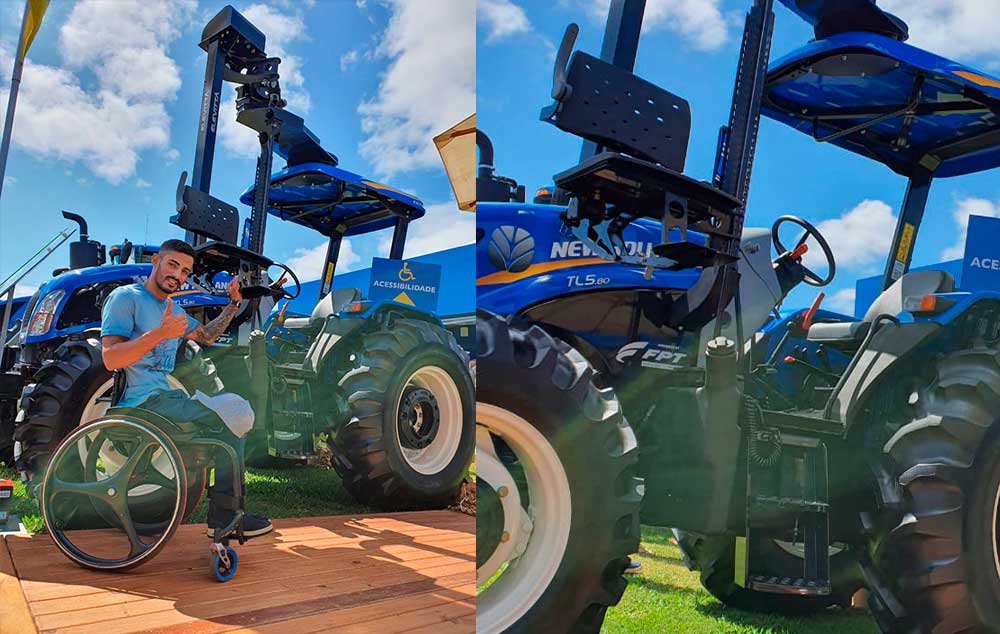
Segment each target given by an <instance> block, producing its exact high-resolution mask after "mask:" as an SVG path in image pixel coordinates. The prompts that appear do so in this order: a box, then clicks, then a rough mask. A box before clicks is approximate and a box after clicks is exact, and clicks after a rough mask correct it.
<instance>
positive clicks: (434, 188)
mask: <svg viewBox="0 0 1000 634" xmlns="http://www.w3.org/2000/svg"><path fill="white" fill-rule="evenodd" d="M224 4H225V3H224V2H205V1H201V2H195V0H142V1H141V2H139V1H135V2H130V1H128V0H116V1H114V2H107V1H104V2H93V1H89V0H80V1H75V2H70V1H59V2H52V3H51V6H50V7H49V10H48V13H47V14H46V16H45V19H44V21H43V24H42V28H41V30H40V32H39V33H38V35H37V37H36V39H35V42H34V44H33V45H32V48H31V50H30V51H29V54H28V63H27V64H26V67H25V71H24V80H23V82H22V85H21V93H20V98H19V100H18V105H17V110H16V115H15V126H14V143H13V147H12V149H11V153H10V158H9V160H8V166H7V176H6V179H5V185H4V189H3V197H2V199H0V279H2V278H3V277H5V276H6V274H7V273H9V272H11V271H12V270H13V269H14V268H16V267H17V266H18V265H20V263H21V262H22V261H23V260H24V259H26V258H27V257H28V256H30V255H31V254H32V253H33V252H34V251H35V250H36V249H38V248H39V247H40V246H41V245H42V244H43V243H44V242H45V241H47V240H48V239H49V238H50V237H51V236H53V235H54V234H55V233H56V232H57V231H58V230H59V229H61V228H64V227H66V226H74V225H72V224H71V223H68V222H67V221H65V220H63V218H62V217H61V214H60V210H61V209H67V210H70V211H74V212H76V213H80V214H82V215H84V216H85V217H86V218H87V219H88V221H89V223H90V233H91V237H92V238H95V239H97V240H100V241H101V242H103V243H105V244H108V245H110V244H115V243H119V242H120V241H121V240H122V239H123V238H126V237H127V238H129V239H130V240H132V241H133V242H135V243H141V242H144V241H148V242H150V243H156V244H159V242H161V241H162V240H164V239H166V238H169V237H182V236H183V232H182V231H181V230H180V229H179V228H178V227H175V226H174V225H171V224H170V223H169V222H168V219H169V217H170V215H172V214H173V213H174V192H175V189H176V186H177V181H178V178H179V176H180V172H181V170H187V171H188V172H190V171H191V168H192V164H193V161H194V145H195V134H196V130H197V125H198V111H199V105H200V99H201V89H202V81H203V77H204V69H205V54H204V53H203V52H202V50H201V49H200V48H198V46H197V43H198V40H199V36H200V34H201V30H202V28H203V27H204V25H205V23H206V22H207V21H208V20H209V19H210V18H211V17H212V16H213V15H215V13H216V12H217V11H218V10H219V9H221V8H222V7H223V6H224ZM233 4H234V6H235V7H236V8H237V10H239V11H240V12H242V13H243V14H244V15H245V16H247V17H248V18H249V19H250V20H251V21H252V22H253V23H255V24H256V25H257V26H258V27H259V28H260V29H261V30H262V31H263V32H264V33H265V35H266V36H267V51H268V53H269V54H271V55H278V56H280V57H281V58H282V64H281V67H280V72H281V81H282V92H283V96H284V97H285V98H286V99H287V100H288V102H289V106H288V107H289V109H290V110H292V111H294V112H296V113H297V114H300V115H302V116H303V117H304V118H305V120H306V125H308V126H309V128H310V129H311V130H312V131H313V132H314V133H315V134H316V135H317V136H318V137H319V138H320V139H321V140H322V142H323V144H324V146H325V147H326V148H327V149H328V150H330V151H332V152H333V153H334V154H336V155H337V156H338V157H339V159H340V166H341V167H343V168H345V169H347V170H350V171H352V172H356V173H359V174H361V175H363V176H365V177H368V178H375V179H379V180H381V181H382V182H385V183H387V184H390V185H391V186H393V187H395V188H399V189H403V190H404V191H407V192H410V193H412V194H414V195H416V196H418V197H419V198H421V199H422V200H423V201H424V203H425V205H427V207H428V214H427V216H426V217H425V218H424V219H423V220H421V221H419V222H417V223H415V224H414V226H413V227H411V229H410V235H409V240H408V243H407V251H406V255H408V256H416V255H420V254H422V253H427V252H430V251H435V250H439V249H443V248H448V247H452V246H456V245H459V244H465V243H469V242H471V241H472V240H473V226H474V222H475V219H474V217H473V216H472V214H468V213H463V212H459V211H458V210H457V209H456V208H455V203H454V199H453V198H452V194H451V188H450V186H449V184H448V181H447V178H446V177H445V175H444V170H443V168H442V167H441V163H440V160H439V159H438V156H437V153H436V152H435V151H434V149H433V144H432V143H431V137H432V136H433V135H435V134H437V133H439V132H442V131H444V130H445V129H447V128H448V127H450V126H452V125H454V124H455V123H457V122H458V121H460V120H461V119H464V118H465V117H467V116H468V115H469V114H471V113H472V112H473V111H474V109H475V96H474V89H475V86H474V81H475V80H474V73H475V40H474V8H473V5H472V4H470V3H469V2H467V1H465V0H448V1H441V2H439V1H437V0H435V2H404V1H402V0H312V1H302V0H298V1H294V0H273V1H267V2H239V1H237V2H234V3H233ZM23 6H24V3H23V2H18V1H14V0H4V1H3V2H0V121H2V116H3V113H4V110H5V109H6V104H7V95H8V89H9V84H10V73H11V67H12V63H13V58H12V56H11V55H12V51H13V50H14V48H15V46H16V43H17V37H18V29H19V27H20V22H21V17H20V14H21V9H22V7H23ZM231 91H232V88H231V87H228V88H226V89H225V92H224V96H226V95H229V100H227V101H226V102H224V107H223V109H222V112H221V114H220V125H221V130H220V135H219V143H218V146H217V150H216V160H215V171H214V174H213V177H212V189H211V192H212V194H213V195H214V196H216V197H219V198H222V199H223V200H227V201H229V202H230V203H232V204H237V200H238V198H239V195H240V194H241V193H242V192H243V191H244V189H245V188H246V187H247V186H248V185H250V184H251V183H252V181H253V173H254V165H255V157H256V146H257V142H256V138H255V135H254V133H253V132H251V131H250V130H249V129H246V128H243V127H242V126H240V125H239V124H236V123H235V120H234V118H235V115H234V113H235V110H234V108H233V106H232V105H231V98H232V94H233V93H232V92H231ZM282 166H283V162H282V161H281V159H280V158H278V157H276V158H275V170H277V169H280V168H281V167H282ZM189 182H190V181H189ZM238 207H239V208H240V211H241V214H242V217H246V214H247V213H248V211H249V210H248V208H247V207H245V206H243V205H238ZM389 237H390V236H389V235H388V232H383V233H378V234H374V235H372V236H366V237H361V238H354V239H351V240H350V242H349V244H348V245H345V247H346V248H344V249H343V250H342V252H341V270H349V269H357V268H364V267H366V266H368V265H369V264H370V260H371V257H372V256H374V255H383V256H384V255H385V254H386V252H387V249H388V247H387V241H388V239H389ZM324 249H325V243H324V241H323V238H322V236H319V235H318V234H315V233H313V232H310V231H309V230H307V229H304V228H302V227H299V226H297V225H292V224H290V223H282V222H279V221H277V220H276V219H274V217H270V218H269V220H268V223H267V235H266V241H265V252H266V253H267V254H268V255H269V256H270V257H272V258H274V259H276V260H279V261H285V262H289V263H291V264H292V266H293V268H294V269H295V270H296V271H297V272H298V273H299V276H300V277H301V278H302V279H303V281H305V280H307V279H314V278H316V277H317V276H318V272H319V269H320V264H321V261H322V259H323V256H324V253H325V251H324ZM67 261H68V249H67V247H66V246H64V247H63V248H62V249H61V251H60V252H58V253H56V254H53V255H52V256H51V257H50V258H49V260H47V261H46V262H45V263H44V264H43V265H42V266H41V267H40V269H39V270H38V271H36V272H35V273H34V274H32V275H31V276H30V277H29V278H27V279H26V280H25V281H24V288H23V289H22V290H29V291H30V290H31V289H32V288H33V287H37V286H38V285H39V284H40V283H41V282H43V281H44V280H45V279H47V277H48V273H49V272H51V270H52V269H53V268H55V267H57V266H63V265H65V264H66V263H67Z"/></svg>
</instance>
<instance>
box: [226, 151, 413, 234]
mask: <svg viewBox="0 0 1000 634" xmlns="http://www.w3.org/2000/svg"><path fill="white" fill-rule="evenodd" d="M240 202H242V203H244V204H247V205H250V204H252V203H253V187H252V186H251V187H250V189H247V190H246V191H245V192H244V193H243V195H242V196H240ZM268 213H270V214H272V215H274V216H277V217H278V218H280V219H281V220H287V221H289V222H294V223H296V224H299V225H302V226H304V227H308V228H310V229H313V230H315V231H318V232H319V233H321V234H323V235H325V236H329V235H331V234H332V233H333V232H334V231H335V230H336V228H337V227H339V226H343V227H344V228H345V231H344V235H345V236H352V235H360V234H363V233H369V232H371V231H378V230H379V229H385V228H387V227H391V226H393V225H394V224H395V222H396V217H398V216H404V217H406V218H408V219H410V220H415V219H417V218H420V217H421V216H423V215H424V204H423V203H422V202H420V200H418V199H417V198H414V197H413V196H410V195H409V194H406V193H404V192H401V191H399V190H396V189H392V188H390V187H386V186H385V185H382V184H380V183H376V182H374V181H370V180H366V179H364V178H362V177H361V176H358V175H357V174H354V173H352V172H348V171H347V170H344V169H340V168H339V167H335V166H333V165H328V164H326V163H302V164H299V165H295V166H292V167H286V168H285V169H283V170H281V171H280V172H276V173H275V174H274V175H272V176H271V188H270V192H269V193H268Z"/></svg>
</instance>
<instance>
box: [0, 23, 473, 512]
mask: <svg viewBox="0 0 1000 634" xmlns="http://www.w3.org/2000/svg"><path fill="white" fill-rule="evenodd" d="M200 47H201V48H202V49H204V50H205V51H206V53H207V55H208V62H207V65H206V74H205V91H204V96H203V100H202V103H203V104H206V107H204V108H202V111H201V121H200V124H199V130H198V142H197V150H196V156H195V165H194V176H193V182H192V185H191V186H188V185H186V184H185V183H186V180H187V176H186V174H182V175H181V179H180V184H179V186H178V189H177V192H176V206H177V214H176V215H175V216H173V217H172V218H171V222H173V223H174V224H176V225H177V226H179V227H180V228H182V229H184V230H185V232H186V234H185V238H186V240H187V242H189V243H190V244H192V245H194V247H195V251H196V254H197V257H196V260H195V271H194V273H193V275H192V276H191V278H190V281H189V285H188V286H187V287H185V288H183V289H181V290H180V291H178V292H177V293H175V294H174V295H173V298H174V302H175V303H177V304H179V305H181V306H183V307H184V308H185V309H186V310H187V311H188V313H189V314H191V315H193V316H194V317H196V318H197V319H198V320H200V321H202V322H203V323H204V322H207V321H208V320H211V319H212V318H214V317H215V316H216V315H217V314H218V311H219V310H221V306H223V305H224V304H225V302H226V293H225V287H226V283H227V282H228V281H229V280H230V279H231V278H232V276H239V277H240V280H241V288H242V289H243V290H242V293H243V296H244V298H245V300H246V301H244V303H243V306H242V307H241V312H240V313H238V314H237V316H236V318H235V319H234V320H233V322H232V324H231V326H230V329H229V331H228V332H226V333H225V334H224V335H223V336H222V337H220V338H219V340H218V341H217V342H216V343H215V344H214V345H213V346H210V347H209V348H207V349H205V350H198V349H197V347H196V346H193V345H191V344H188V345H186V346H182V347H181V350H180V353H179V358H178V363H177V364H176V365H175V371H174V373H173V376H172V379H171V380H172V382H173V384H174V385H175V387H177V388H179V389H184V390H186V391H188V392H189V393H192V394H193V393H194V391H195V390H201V391H203V392H205V393H207V394H214V393H217V392H218V391H220V390H222V389H223V386H224V387H225V389H226V390H227V391H229V392H234V393H238V394H240V395H242V396H244V397H245V398H247V400H249V401H250V403H251V405H252V407H253V410H254V412H255V415H256V420H257V423H256V424H255V427H254V429H255V432H254V434H255V435H252V436H251V438H250V446H249V447H248V450H250V451H251V452H252V451H253V449H254V447H253V445H254V444H255V443H256V444H257V445H259V448H258V454H264V455H266V456H270V457H271V458H274V459H291V460H297V461H302V460H305V459H307V458H309V457H310V456H314V455H316V454H318V452H319V450H320V444H319V443H320V441H321V438H322V437H323V435H324V434H326V435H328V438H329V442H328V444H329V448H330V450H331V452H332V456H333V458H332V463H333V466H334V468H335V469H336V470H337V471H338V473H339V474H340V475H341V476H342V477H343V481H344V485H345V487H346V488H347V489H348V491H350V492H351V493H352V494H353V495H355V496H356V497H357V498H358V499H359V501H361V502H363V503H365V504H368V505H371V506H377V507H383V508H397V507H403V506H407V507H420V506H442V505H444V504H446V503H448V502H449V501H450V499H451V497H452V496H453V495H454V494H456V493H457V491H458V489H459V488H460V486H461V483H462V481H463V478H464V477H465V475H466V472H467V470H468V466H469V464H470V462H471V460H472V457H473V449H474V444H473V443H474V440H473V429H474V427H473V424H472V421H473V408H474V406H475V405H474V402H475V401H474V394H473V387H472V378H471V374H470V370H469V364H468V357H467V355H466V354H465V353H464V351H462V349H461V348H460V347H459V346H458V344H457V343H456V342H455V339H454V337H453V336H452V335H451V334H450V333H449V332H448V331H447V330H446V329H445V328H444V326H443V325H442V323H441V321H440V320H439V319H438V318H437V317H436V316H435V315H433V314H431V313H428V312H426V311H422V310H418V309H416V308H415V307H414V306H413V303H412V302H409V303H407V302H406V301H405V298H403V299H402V300H400V301H395V300H393V301H371V300H369V299H368V298H367V297H365V294H364V293H362V292H361V290H359V289H348V288H344V289H335V288H333V287H332V280H333V274H334V271H335V268H336V263H337V260H338V255H339V250H340V245H341V243H342V239H343V238H344V237H348V236H356V235H362V234H366V233H369V232H373V231H380V230H392V231H393V235H392V240H391V245H390V248H389V254H388V255H389V258H390V259H393V260H400V261H402V255H403V249H404V245H405V239H406V233H407V227H408V224H409V223H410V222H411V221H414V220H417V219H419V218H421V217H422V216H423V215H424V213H425V210H424V207H423V204H422V203H421V202H420V201H419V200H417V199H416V198H414V197H412V196H410V195H408V194H405V193H403V192H400V191H398V190H395V189H392V188H390V187H387V186H385V185H382V184H380V183H377V182H375V181H372V180H369V179H365V178H362V177H361V176H359V175H357V174H354V173H352V172H349V171H347V170H344V169H342V168H340V167H339V166H338V161H337V158H336V157H335V156H334V155H333V154H331V153H330V152H328V151H326V150H325V149H323V148H322V147H321V146H320V144H319V141H318V139H317V138H316V137H315V136H314V135H313V134H312V133H311V132H310V131H309V129H308V128H307V127H305V125H304V123H303V121H302V119H301V118H300V117H298V116H296V115H295V114H293V113H292V112H289V111H288V110H286V109H285V108H284V106H285V102H284V101H283V100H282V98H281V88H280V82H279V74H278V67H279V64H280V60H279V59H278V58H275V57H269V56H268V55H267V54H266V53H265V38H264V35H263V33H261V32H260V31H259V30H258V29H257V28H256V27H254V26H253V25H252V24H251V23H250V22H249V21H247V20H246V19H245V18H244V17H243V16H242V15H240V14H239V13H238V12H237V11H236V10H235V9H233V8H232V7H229V6H227V7H226V8H224V9H223V10H222V11H220V12H219V13H218V14H217V15H216V16H215V17H214V18H212V20H211V21H210V22H209V23H208V24H207V26H206V27H205V29H204V31H203V33H202V41H201V43H200ZM224 82H225V83H233V84H236V86H237V88H236V93H237V112H238V114H237V120H238V121H239V122H240V123H242V124H244V125H246V126H248V127H250V128H251V129H253V130H254V131H255V132H257V133H258V135H259V139H260V150H261V151H260V155H259V158H258V162H257V170H256V177H255V181H254V184H253V185H252V186H251V187H250V188H249V189H248V190H247V191H246V192H245V193H244V195H243V196H242V197H241V201H242V202H244V203H246V204H248V205H249V206H250V214H249V217H248V218H246V219H245V221H244V222H243V223H242V224H241V223H240V218H239V212H238V211H237V209H236V207H234V206H232V205H230V204H229V203H226V202H225V201H222V200H219V199H217V198H215V197H213V196H211V195H210V194H209V193H208V189H209V184H210V180H211V173H212V163H213V158H214V147H215V137H216V130H217V124H218V120H217V117H218V108H217V106H218V103H219V100H220V99H221V95H222V89H223V85H224ZM209 104H211V107H209V106H208V105H209ZM274 154H278V155H279V156H280V157H281V158H283V159H285V161H286V164H285V167H284V168H283V169H281V170H280V171H277V172H276V173H274V174H272V173H271V172H272V170H271V165H272V160H273V156H274ZM269 215H270V216H273V217H276V218H277V219H279V220H284V221H290V222H294V223H296V224H299V225H303V226H305V227H307V228H309V229H312V230H315V231H317V232H319V233H320V234H322V235H323V236H325V237H327V238H328V240H329V242H328V249H327V256H326V262H325V265H324V269H323V278H322V281H321V284H320V287H321V288H320V292H319V297H318V298H317V302H316V305H315V308H314V309H313V310H312V313H311V314H310V315H308V316H304V317H300V318H295V317H288V318H284V315H282V316H281V319H280V320H275V319H269V315H271V314H272V310H273V309H274V308H275V305H276V303H278V302H280V300H281V299H282V298H293V297H294V296H295V295H296V294H297V292H298V291H297V288H296V290H295V291H294V292H293V293H289V292H288V291H286V290H285V289H284V288H283V287H282V283H281V282H282V281H283V280H282V278H289V277H290V278H291V279H292V280H294V282H295V285H296V287H297V285H298V280H297V278H295V275H294V273H293V272H292V271H290V270H289V269H288V268H287V267H286V266H284V265H281V264H277V263H275V262H273V261H272V260H270V259H269V258H267V257H266V256H264V255H263V245H264V235H265V227H266V220H267V217H268V216H269ZM81 221H82V219H81ZM81 229H82V233H83V234H86V228H85V226H81ZM130 247H131V245H128V244H127V243H126V244H124V245H120V246H118V247H115V248H112V250H111V255H112V262H111V263H105V260H106V257H105V255H104V247H103V246H102V245H100V244H99V243H97V242H95V241H93V240H90V239H89V238H88V237H87V236H85V235H81V240H80V241H78V242H75V243H73V244H72V245H71V248H70V255H71V266H70V270H68V271H66V272H62V273H61V274H59V275H57V276H56V277H54V278H53V279H51V280H49V281H48V282H46V283H45V284H44V285H43V286H42V287H41V288H39V289H38V292H37V293H35V295H34V296H33V297H31V298H30V300H29V301H27V302H20V304H21V305H20V306H18V310H17V312H16V313H15V315H14V316H13V317H12V318H11V323H12V324H16V327H17V336H16V338H15V340H14V342H13V346H14V349H13V350H12V351H11V352H13V354H10V355H8V358H10V359H11V360H12V361H10V362H8V363H7V365H9V367H8V368H5V372H4V375H3V378H4V383H3V387H4V392H3V394H2V395H0V402H2V403H4V404H6V405H7V407H6V408H5V409H3V410H0V411H2V412H3V414H4V419H3V420H2V421H0V422H2V423H3V431H4V434H5V436H6V435H7V434H9V433H10V431H9V430H10V427H11V426H13V431H12V438H13V440H14V441H15V443H14V449H13V453H14V457H15V459H16V464H17V467H18V470H19V471H20V472H21V473H22V477H23V478H24V479H25V480H28V481H32V477H33V476H39V477H37V478H35V480H39V481H40V480H41V477H40V476H41V475H42V473H43V471H44V468H45V466H46V464H47V462H48V460H49V457H50V456H51V455H52V454H53V452H54V451H56V450H57V447H58V446H59V444H60V442H61V441H62V440H63V439H64V438H65V437H67V435H69V434H70V433H71V432H73V431H74V430H75V429H77V428H78V427H80V426H82V425H86V424H87V423H88V422H90V421H93V420H95V419H100V418H101V417H102V416H103V414H104V413H105V412H106V411H107V410H108V408H109V406H110V405H111V404H112V398H113V394H114V377H113V376H112V373H111V372H109V371H108V370H107V369H106V368H105V367H104V364H103V361H102V359H101V345H100V335H99V330H100V314H101V306H102V304H103V301H104V300H105V299H106V297H107V296H108V294H109V293H110V292H111V291H112V290H113V289H114V288H117V287H118V286H120V285H123V284H131V283H133V282H137V281H138V282H141V281H143V280H145V279H146V277H147V276H148V275H149V274H150V270H151V267H150V265H149V264H148V262H149V260H148V258H149V257H150V255H149V254H150V252H151V249H149V248H142V249H136V248H134V247H131V248H130ZM130 256H131V257H132V259H133V260H134V263H128V261H129V257H130ZM404 268H405V265H404ZM269 270H270V271H275V270H280V274H279V275H276V276H274V277H269V276H268V271H269ZM274 280H279V281H274ZM279 326H280V327H279ZM12 412H16V419H15V418H13V416H14V414H12ZM8 418H9V419H10V420H8ZM6 437H7V438H9V436H6ZM81 442H82V441H81ZM85 449H86V448H85V447H83V446H82V445H81V448H80V452H79V453H80V456H81V457H83V458H86V459H88V460H92V461H93V460H99V461H101V463H102V464H104V465H109V464H114V463H115V460H119V462H120V461H121V460H120V459H121V456H117V455H114V452H113V451H112V450H109V451H111V453H109V454H108V455H104V454H100V452H96V453H95V452H93V451H85ZM161 453H164V452H161ZM166 453H169V452H166ZM157 455H159V454H157ZM160 458H162V459H163V460H161V461H160V462H162V463H163V465H162V473H163V475H166V476H168V477H169V476H170V475H171V474H172V471H171V469H170V466H169V464H167V462H164V461H165V460H166V456H165V453H164V455H162V456H160ZM157 460H158V458H157V457H156V456H154V457H153V465H154V467H157V465H159V464H160V462H157ZM84 467H85V469H86V468H87V466H86V465H85V466H84ZM157 468H160V467H157ZM185 480H186V483H187V486H186V488H187V495H186V498H187V504H186V511H185V514H186V513H187V512H190V511H191V510H193V509H194V508H195V507H196V506H197V500H198V499H200V498H201V494H202V491H203V490H204V488H205V482H206V474H205V470H204V469H197V468H196V469H193V470H192V472H191V473H188V474H187V476H186V478H185ZM46 495H48V492H47V493H46ZM164 495H167V496H168V497H170V495H172V494H170V492H169V491H168V487H165V486H153V485H151V486H147V487H144V488H143V489H142V490H141V491H140V490H138V489H136V490H130V491H129V497H130V498H132V497H135V498H137V499H135V500H132V499H130V503H131V504H133V505H135V506H137V507H138V506H144V507H145V509H146V511H145V512H148V513H149V514H151V516H156V514H157V513H162V508H163V504H162V501H163V496H164ZM138 498H143V499H142V500H140V499H138ZM143 501H145V503H144V504H142V505H140V504H139V502H143ZM182 506H184V505H182Z"/></svg>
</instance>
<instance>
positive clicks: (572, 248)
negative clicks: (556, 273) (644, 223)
mask: <svg viewBox="0 0 1000 634" xmlns="http://www.w3.org/2000/svg"><path fill="white" fill-rule="evenodd" d="M654 246H655V245H654V244H653V243H652V242H642V241H638V242H636V241H634V240H626V241H625V253H627V254H628V255H645V256H647V257H648V256H650V255H652V254H653V247H654ZM593 254H594V252H593V251H592V250H591V249H590V247H588V246H587V245H585V244H584V243H583V242H580V241H579V240H567V241H565V242H553V243H552V252H551V253H549V258H550V259H553V260H557V259H560V258H585V257H589V256H591V255H593Z"/></svg>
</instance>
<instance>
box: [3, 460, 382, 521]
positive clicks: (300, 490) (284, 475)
mask: <svg viewBox="0 0 1000 634" xmlns="http://www.w3.org/2000/svg"><path fill="white" fill-rule="evenodd" d="M0 478H10V479H12V480H14V496H13V499H12V500H11V505H10V508H9V509H8V510H9V512H11V513H16V514H17V515H18V516H20V518H21V521H22V522H23V523H24V526H25V528H26V529H27V530H29V531H31V532H33V533H36V532H39V531H41V530H43V528H44V524H43V522H42V517H41V515H40V514H39V512H38V506H37V505H36V504H35V501H34V500H31V499H29V498H28V497H27V495H26V493H25V490H24V485H22V484H21V481H20V479H19V477H18V475H17V473H16V472H15V471H14V470H13V469H9V468H6V467H2V466H0ZM247 511H248V512H250V513H255V514H257V515H264V516H267V517H270V518H272V519H273V518H279V517H307V516H313V515H350V514H355V513H370V512H371V511H372V510H371V509H369V508H368V507H366V506H363V505H361V504H359V503H358V502H356V501H355V500H354V498H352V497H351V495H350V494H349V493H348V492H347V491H346V490H344V487H343V485H342V484H341V480H340V476H338V475H337V473H336V472H335V471H332V470H329V469H321V468H317V467H306V466H301V465H291V464H290V465H289V466H288V467H287V468H283V469H258V468H253V467H250V468H248V469H247ZM207 514H208V500H207V499H203V500H202V501H201V504H199V505H198V508H197V509H195V511H194V513H193V514H192V515H191V517H190V518H188V520H187V522H186V523H188V524H202V523H204V522H205V518H206V516H207Z"/></svg>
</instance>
